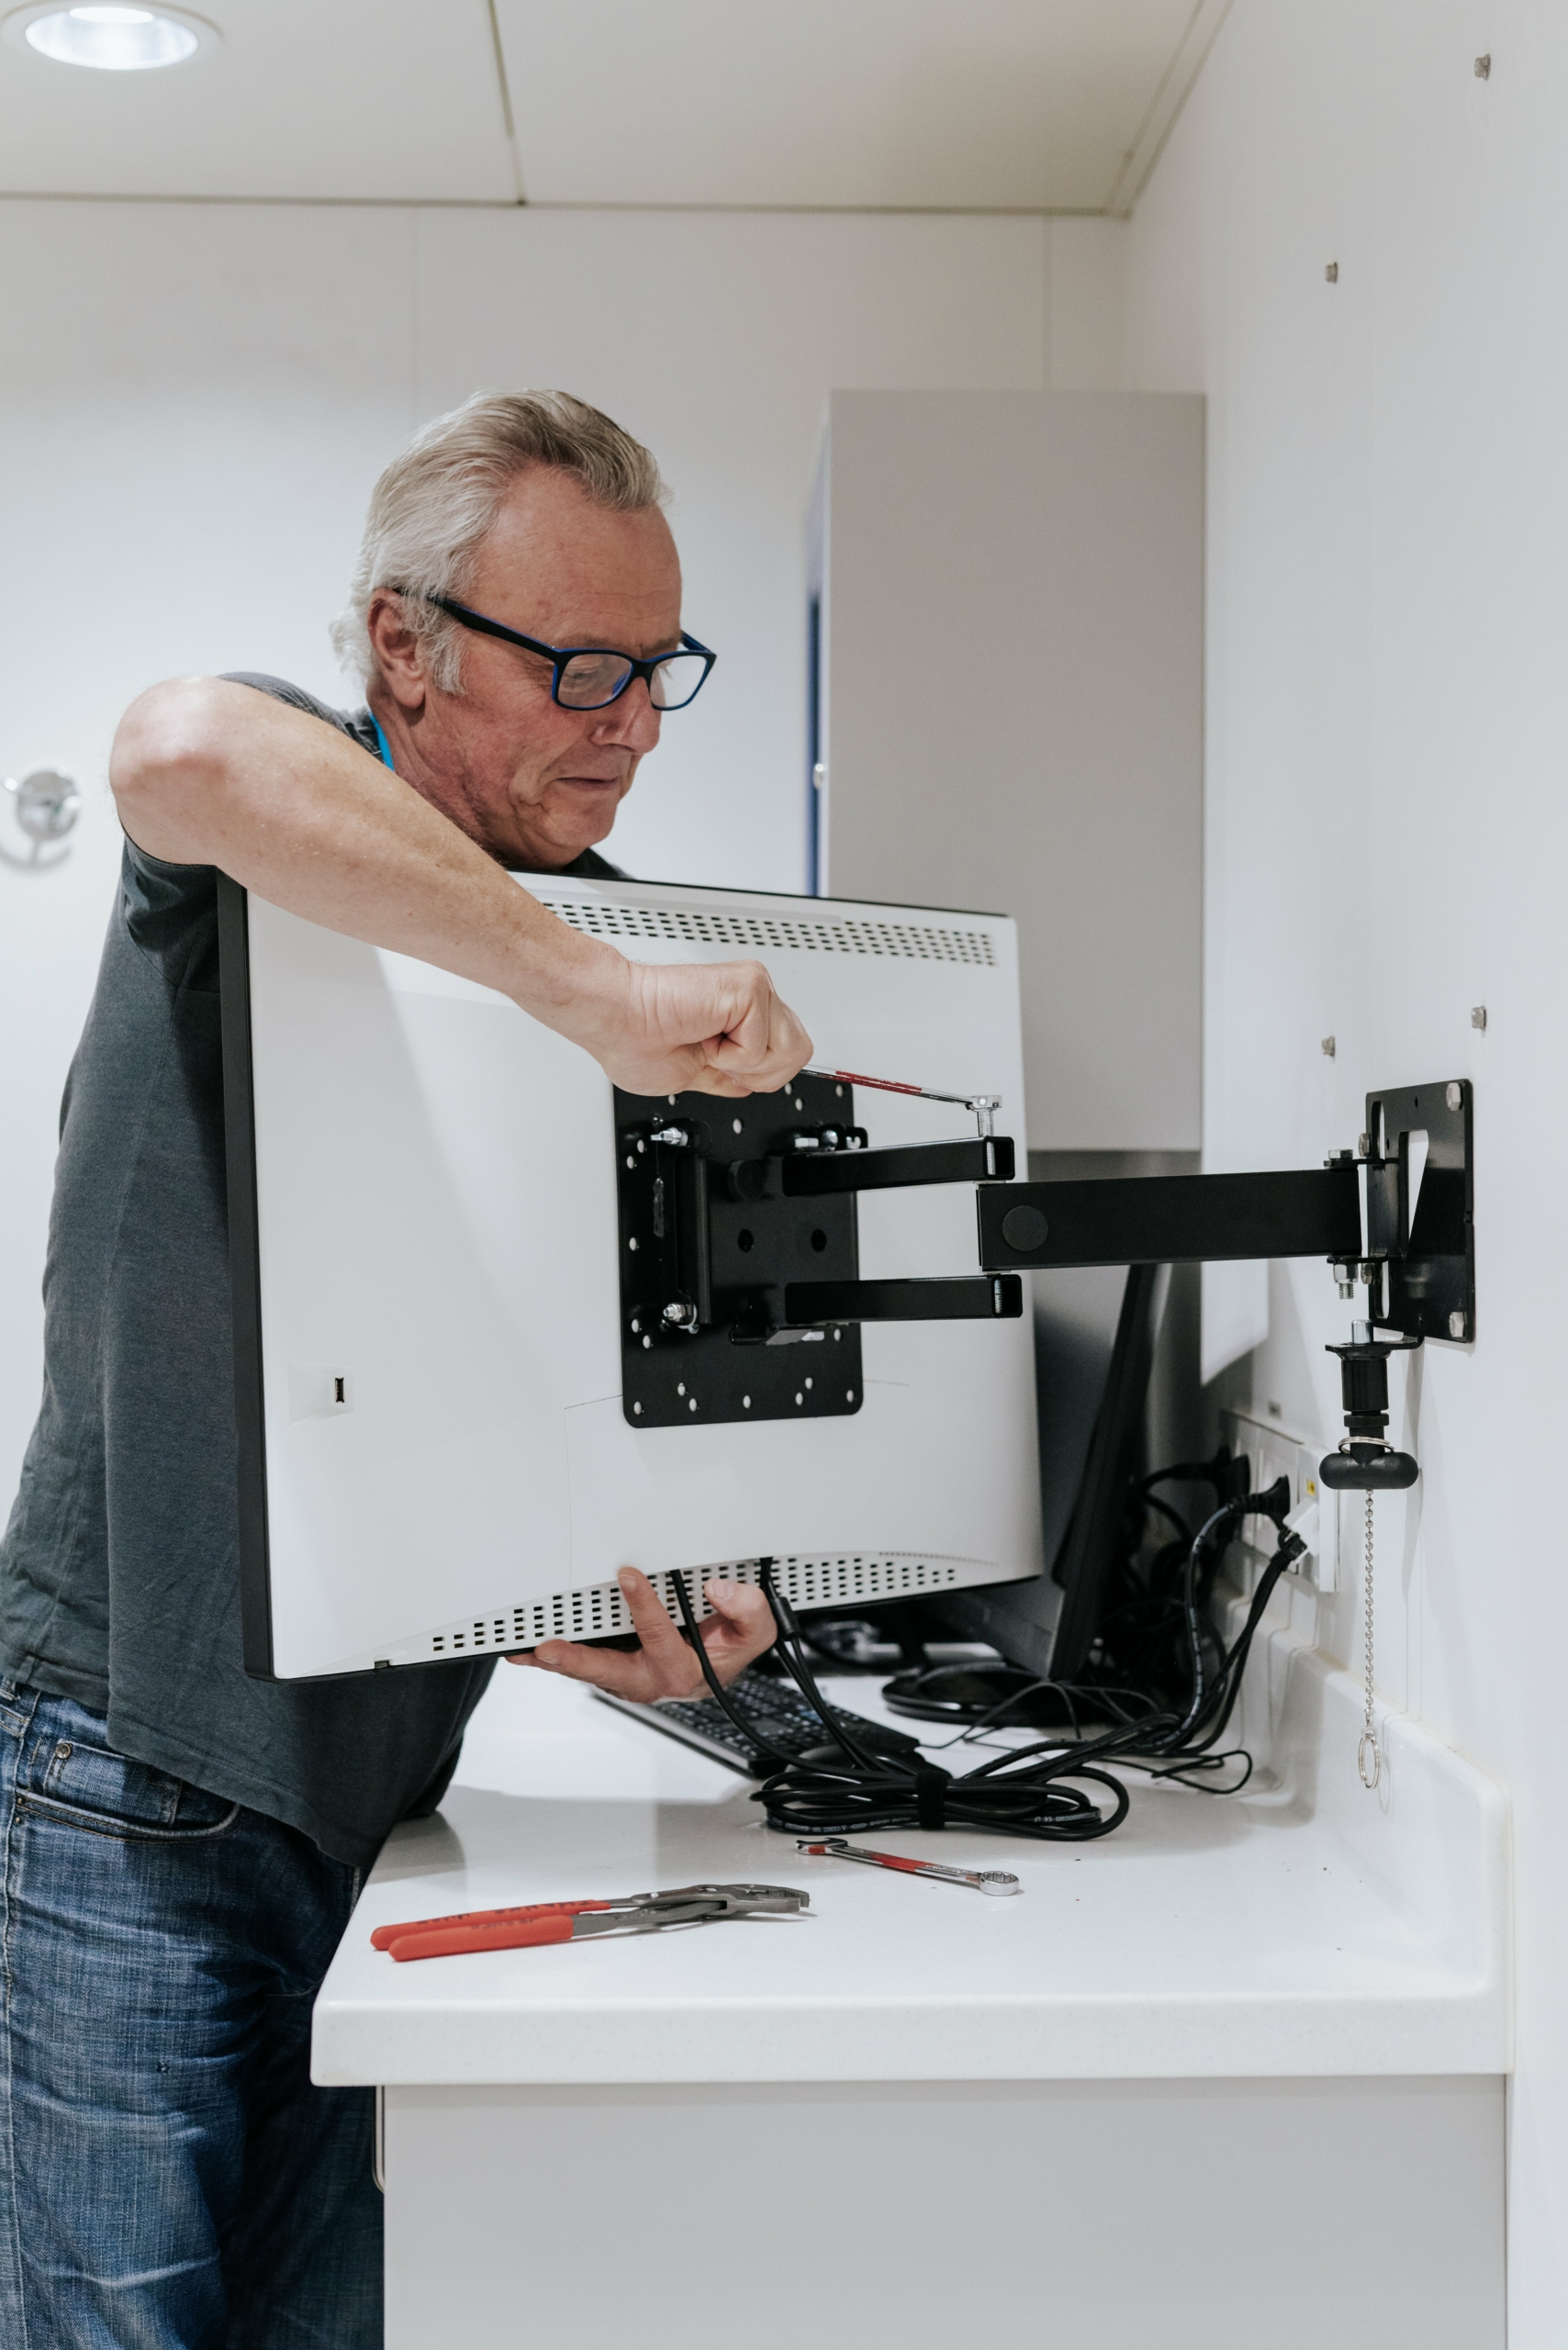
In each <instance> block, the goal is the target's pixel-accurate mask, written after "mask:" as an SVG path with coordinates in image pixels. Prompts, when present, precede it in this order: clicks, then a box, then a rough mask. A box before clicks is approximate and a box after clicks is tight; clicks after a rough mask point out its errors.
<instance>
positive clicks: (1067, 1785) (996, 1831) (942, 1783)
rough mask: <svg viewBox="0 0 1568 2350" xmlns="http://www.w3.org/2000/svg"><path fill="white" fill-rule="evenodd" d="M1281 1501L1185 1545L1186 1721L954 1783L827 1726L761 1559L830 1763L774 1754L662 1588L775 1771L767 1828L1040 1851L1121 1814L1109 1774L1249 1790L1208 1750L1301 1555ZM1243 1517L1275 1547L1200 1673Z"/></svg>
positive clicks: (732, 1713) (720, 1694)
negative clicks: (1021, 1845) (956, 1835)
mask: <svg viewBox="0 0 1568 2350" xmlns="http://www.w3.org/2000/svg"><path fill="white" fill-rule="evenodd" d="M1289 1505H1290V1494H1289V1487H1288V1485H1287V1484H1286V1483H1285V1481H1284V1479H1283V1478H1281V1479H1279V1480H1278V1481H1277V1482H1276V1483H1275V1484H1274V1485H1272V1486H1271V1487H1270V1489H1269V1491H1268V1492H1267V1493H1265V1494H1240V1495H1236V1496H1234V1497H1233V1498H1232V1499H1231V1500H1230V1501H1228V1502H1226V1503H1225V1504H1224V1505H1222V1506H1221V1507H1220V1508H1219V1509H1217V1510H1215V1512H1214V1514H1213V1515H1212V1516H1210V1517H1209V1518H1208V1519H1207V1520H1206V1521H1205V1522H1204V1525H1203V1526H1202V1527H1200V1528H1199V1530H1198V1532H1197V1534H1196V1535H1195V1537H1194V1538H1193V1541H1192V1544H1191V1546H1190V1548H1189V1550H1188V1553H1187V1559H1186V1565H1185V1572H1184V1576H1183V1590H1182V1608H1183V1617H1184V1619H1185V1623H1186V1628H1187V1635H1188V1639H1189V1642H1190V1645H1191V1653H1192V1696H1191V1700H1190V1702H1189V1704H1188V1705H1187V1707H1186V1708H1185V1710H1184V1711H1183V1712H1180V1713H1179V1712H1177V1711H1175V1710H1174V1709H1170V1708H1165V1709H1159V1710H1150V1711H1148V1712H1146V1713H1140V1714H1138V1715H1137V1716H1136V1718H1133V1719H1131V1720H1126V1719H1124V1720H1121V1721H1118V1722H1117V1723H1116V1724H1115V1725H1114V1728H1112V1729H1109V1730H1106V1731H1103V1733H1102V1734H1101V1735H1099V1736H1098V1737H1094V1738H1084V1737H1077V1736H1073V1735H1070V1734H1068V1735H1063V1734H1062V1733H1059V1732H1057V1733H1053V1734H1051V1735H1049V1736H1047V1737H1045V1738H1041V1739H1036V1740H1033V1741H1032V1742H1031V1743H1030V1744H1028V1745H1026V1746H1022V1747H1014V1748H1012V1749H1009V1750H1008V1751H1005V1752H1002V1753H999V1754H995V1755H992V1756H991V1757H990V1758H989V1759H988V1760H987V1761H986V1762H981V1763H979V1764H977V1765H976V1767H975V1768H974V1769H973V1770H970V1771H965V1772H962V1773H953V1772H949V1771H946V1770H944V1769H943V1768H942V1766H941V1765H940V1764H939V1763H936V1762H931V1761H930V1760H929V1759H928V1758H927V1757H926V1756H925V1755H924V1754H919V1753H916V1754H911V1755H908V1756H903V1755H896V1754H879V1753H874V1752H872V1751H869V1750H868V1749H867V1748H866V1747H864V1746H863V1745H862V1744H861V1743H860V1741H859V1740H857V1738H856V1736H855V1734H854V1732H853V1730H852V1729H849V1728H848V1727H847V1726H846V1725H845V1724H844V1723H842V1722H839V1721H836V1720H835V1719H834V1717H833V1715H832V1713H831V1712H830V1711H829V1708H828V1705H827V1701H826V1699H825V1698H824V1697H823V1694H822V1691H821V1690H820V1689H819V1688H818V1686H817V1684H816V1679H815V1676H814V1675H813V1673H812V1668H811V1665H810V1663H809V1662H807V1658H806V1653H805V1644H804V1641H803V1639H802V1638H801V1628H800V1625H799V1622H798V1621H797V1618H796V1616H795V1611H794V1609H793V1608H792V1607H791V1606H790V1602H789V1600H788V1599H787V1598H786V1596H785V1595H784V1594H783V1593H782V1592H781V1591H780V1590H779V1589H778V1585H777V1584H776V1583H775V1582H774V1580H773V1573H772V1561H770V1560H767V1559H764V1560H763V1561H761V1562H760V1563H761V1570H762V1573H761V1583H762V1589H763V1592H764V1594H765V1595H766V1596H767V1604H768V1606H769V1607H770V1608H771V1610H772V1612H773V1621H774V1625H775V1627H776V1629H777V1639H776V1641H775V1650H776V1652H777V1655H778V1660H779V1662H780V1663H781V1664H782V1666H783V1668H784V1670H785V1672H786V1673H788V1674H789V1675H790V1679H791V1680H792V1681H793V1682H794V1684H795V1685H796V1687H797V1688H798V1689H799V1690H800V1692H801V1695H802V1696H803V1697H804V1698H805V1699H806V1701H807V1703H808V1704H809V1705H810V1706H811V1707H812V1708H813V1709H814V1711H815V1712H816V1713H817V1714H818V1716H819V1717H820V1718H821V1720H822V1723H823V1744H824V1746H825V1747H830V1748H832V1749H834V1750H836V1751H835V1752H834V1753H832V1754H831V1756H830V1755H828V1754H816V1755H813V1756H812V1758H811V1759H809V1760H801V1759H799V1758H796V1757H792V1756H790V1755H787V1754H784V1753H782V1752H780V1751H779V1750H778V1747H776V1746H775V1745H774V1744H773V1743H772V1741H771V1740H769V1739H768V1737H767V1733H766V1732H765V1731H764V1730H763V1729H762V1728H761V1727H760V1725H758V1724H756V1723H755V1722H753V1721H752V1720H751V1719H750V1718H748V1716H747V1713H746V1710H745V1706H744V1705H743V1704H742V1703H741V1702H740V1701H739V1700H738V1699H737V1698H735V1697H734V1695H732V1693H731V1692H730V1691H729V1690H727V1689H726V1688H725V1687H724V1685H723V1684H722V1682H721V1681H720V1679H719V1676H718V1674H717V1673H715V1672H714V1670H713V1667H712V1663H711V1661H710V1659H709V1656H708V1653H707V1650H706V1649H705V1647H704V1645H703V1642H702V1640H701V1638H700V1634H699V1631H698V1627H697V1618H696V1614H695V1611H694V1609H693V1607H692V1605H691V1599H690V1595H689V1592H688V1591H687V1588H686V1580H685V1577H684V1576H683V1575H680V1574H673V1575H672V1576H671V1578H670V1580H671V1583H672V1584H673V1585H674V1589H675V1595H676V1600H677V1603H678V1606H679V1609H680V1613H681V1617H682V1620H683V1622H684V1624H685V1627H686V1631H687V1636H688V1638H689V1640H690V1642H691V1645H692V1648H693V1650H694V1651H695V1653H696V1656H697V1660H698V1662H699V1664H700V1666H701V1669H702V1676H703V1679H704V1680H705V1681H706V1682H707V1684H708V1687H709V1690H710V1692H711V1695H712V1696H713V1697H714V1699H715V1700H716V1701H717V1703H718V1704H719V1705H720V1706H721V1707H722V1709H723V1711H724V1712H725V1714H726V1715H727V1716H728V1717H729V1718H730V1720H731V1721H732V1722H733V1723H734V1726H735V1728H736V1729H738V1730H740V1731H741V1733H742V1734H743V1736H744V1737H745V1739H746V1740H748V1741H749V1743H750V1744H751V1745H752V1746H754V1747H755V1748H756V1750H757V1751H758V1753H759V1754H760V1755H761V1756H762V1758H763V1760H764V1762H766V1763H768V1764H769V1765H771V1766H772V1767H771V1768H770V1770H769V1774H768V1776H767V1778H766V1779H765V1781H764V1782H763V1785H761V1787H760V1788H759V1789H758V1791H757V1796H756V1800H757V1801H758V1802H759V1803H760V1804H761V1805H762V1807H763V1809H764V1811H765V1812H766V1814H767V1824H768V1826H769V1827H770V1828H776V1829H778V1830H781V1831H782V1832H784V1833H787V1834H790V1835H796V1836H843V1835H856V1834H858V1833H862V1832H865V1831H867V1830H872V1829H883V1828H894V1829H898V1828H904V1829H910V1828H917V1829H942V1828H969V1829H980V1830H985V1831H987V1832H988V1833H990V1834H991V1835H996V1836H1027V1837H1033V1838H1036V1839H1037V1840H1039V1841H1044V1842H1047V1843H1083V1842H1086V1841H1089V1840H1090V1839H1091V1838H1093V1837H1096V1836H1108V1835H1110V1833H1111V1832H1112V1830H1114V1829H1116V1828H1119V1827H1120V1826H1121V1824H1122V1822H1123V1820H1124V1819H1125V1818H1126V1816H1127V1810H1128V1797H1127V1791H1126V1787H1125V1786H1124V1785H1123V1784H1122V1782H1121V1780H1120V1779H1118V1778H1114V1777H1113V1776H1112V1774H1111V1771H1110V1770H1109V1769H1108V1768H1107V1767H1106V1766H1107V1765H1108V1764H1112V1763H1117V1764H1120V1765H1121V1766H1122V1767H1123V1768H1124V1769H1129V1768H1130V1769H1133V1770H1137V1771H1143V1772H1148V1773H1149V1774H1151V1775H1153V1776H1155V1777H1158V1778H1170V1779H1178V1780H1182V1781H1183V1782H1184V1783H1186V1784H1188V1785H1198V1786H1202V1785H1204V1776H1205V1774H1214V1773H1215V1772H1216V1771H1217V1770H1219V1769H1220V1768H1222V1767H1223V1766H1224V1764H1226V1762H1236V1761H1239V1762H1243V1763H1244V1764H1245V1769H1244V1771H1243V1774H1242V1776H1241V1778H1240V1779H1239V1780H1238V1781H1237V1782H1236V1783H1235V1784H1234V1785H1229V1786H1226V1788H1225V1789H1224V1790H1218V1789H1213V1788H1211V1790H1210V1791H1211V1792H1225V1793H1227V1794H1235V1793H1237V1792H1238V1790H1239V1788H1240V1787H1242V1786H1244V1785H1246V1783H1247V1778H1248V1777H1249V1775H1250V1773H1251V1757H1250V1756H1249V1755H1247V1754H1245V1753H1244V1752H1241V1751H1239V1750H1233V1751H1230V1752H1220V1751H1216V1750H1217V1749H1218V1747H1219V1741H1220V1740H1221V1739H1223V1737H1224V1735H1225V1731H1226V1726H1227V1724H1228V1722H1229V1720H1230V1716H1231V1711H1232V1709H1233V1707H1234V1706H1235V1703H1236V1699H1237V1696H1238V1693H1239V1690H1240V1686H1241V1676H1242V1673H1243V1672H1244V1670H1245V1668H1246V1663H1247V1657H1248V1652H1249V1650H1250V1648H1251V1645H1252V1637H1253V1634H1254V1633H1255V1632H1256V1630H1257V1628H1258V1626H1259V1624H1260V1621H1261V1620H1262V1616H1263V1611H1264V1609H1265V1608H1266V1607H1267V1606H1268V1604H1269V1600H1270V1598H1271V1595H1272V1593H1273V1590H1274V1586H1275V1584H1276V1583H1278V1581H1279V1579H1280V1577H1281V1575H1282V1573H1283V1572H1284V1571H1285V1569H1286V1568H1287V1567H1288V1566H1290V1565H1292V1564H1293V1563H1294V1561H1295V1560H1296V1559H1298V1558H1300V1557H1301V1556H1302V1554H1303V1552H1304V1551H1305V1547H1306V1546H1305V1543H1304V1542H1303V1541H1302V1539H1301V1538H1300V1536H1299V1535H1297V1534H1294V1533H1291V1532H1289V1531H1288V1530H1287V1528H1286V1527H1285V1524H1284V1513H1285V1511H1286V1510H1287V1509H1288V1507H1289ZM1252 1514H1256V1515H1257V1516H1263V1517H1267V1518H1269V1519H1270V1520H1271V1522H1272V1524H1273V1525H1274V1527H1275V1529H1276V1532H1277V1534H1278V1536H1279V1540H1278V1543H1277V1545H1276V1548H1275V1550H1274V1551H1273V1554H1272V1556H1271V1558H1270V1560H1269V1561H1268V1562H1267V1564H1266V1566H1265V1567H1264V1570H1263V1572H1262V1574H1261V1575H1260V1577H1259V1579H1258V1587H1257V1589H1256V1591H1255V1592H1254V1593H1253V1595H1252V1600H1251V1604H1250V1606H1249V1608H1248V1611H1247V1617H1246V1620H1245V1622H1244V1623H1243V1625H1242V1628H1241V1629H1240V1631H1239V1632H1238V1635H1237V1638H1236V1639H1235V1640H1234V1641H1233V1643H1232V1644H1231V1646H1230V1648H1229V1649H1228V1650H1226V1651H1223V1652H1222V1654H1221V1656H1220V1659H1219V1662H1218V1663H1217V1665H1215V1666H1214V1667H1213V1669H1212V1670H1211V1669H1210V1661H1209V1656H1208V1652H1207V1651H1208V1648H1209V1646H1210V1645H1211V1644H1212V1643H1213V1638H1214V1635H1213V1628H1212V1627H1211V1626H1209V1624H1208V1623H1207V1621H1206V1618H1205V1617H1204V1614H1203V1609H1202V1604H1201V1599H1200V1591H1201V1589H1202V1588H1203V1586H1204V1581H1205V1578H1206V1576H1207V1575H1208V1573H1209V1572H1211V1570H1212V1563H1213V1562H1215V1561H1217V1558H1218V1556H1219V1554H1220V1553H1221V1552H1222V1551H1223V1550H1224V1549H1225V1547H1226V1545H1227V1544H1228V1543H1229V1542H1230V1541H1231V1540H1233V1539H1234V1538H1235V1536H1236V1534H1237V1533H1238V1531H1239V1530H1240V1526H1241V1521H1242V1519H1243V1518H1244V1517H1245V1516H1249V1515H1252ZM1033 1685H1035V1686H1037V1687H1041V1688H1045V1687H1048V1686H1049V1685H1050V1684H1048V1683H1046V1682H1041V1683H1038V1684H1033ZM1022 1694H1024V1692H1022V1691H1020V1692H1015V1693H1014V1695H1012V1696H1010V1697H1008V1698H1004V1699H1003V1701H1002V1704H1001V1705H1000V1706H998V1707H994V1708H992V1711H991V1715H990V1716H987V1717H985V1718H982V1720H981V1721H980V1722H978V1723H976V1724H974V1725H972V1726H971V1728H970V1729H969V1731H968V1732H966V1735H967V1736H969V1737H971V1738H972V1737H973V1736H974V1735H975V1733H976V1730H978V1729H984V1728H986V1727H994V1726H995V1723H996V1720H997V1718H1000V1717H1002V1716H1004V1715H1005V1714H1006V1713H1007V1711H1008V1710H1009V1708H1010V1707H1011V1706H1012V1705H1013V1704H1014V1703H1015V1702H1016V1699H1017V1696H1018V1695H1022Z"/></svg>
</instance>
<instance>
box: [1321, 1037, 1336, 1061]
mask: <svg viewBox="0 0 1568 2350" xmlns="http://www.w3.org/2000/svg"><path fill="white" fill-rule="evenodd" d="M1318 1049H1319V1051H1320V1052H1321V1053H1322V1055H1323V1057H1324V1059H1325V1060H1326V1061H1331V1060H1332V1059H1333V1057H1334V1039H1333V1037H1332V1036H1325V1038H1324V1039H1323V1042H1322V1044H1321V1046H1319V1047H1318Z"/></svg>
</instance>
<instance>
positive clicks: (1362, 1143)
mask: <svg viewBox="0 0 1568 2350" xmlns="http://www.w3.org/2000/svg"><path fill="white" fill-rule="evenodd" d="M1356 1157H1357V1158H1371V1157H1372V1136H1371V1135H1358V1136H1356Z"/></svg>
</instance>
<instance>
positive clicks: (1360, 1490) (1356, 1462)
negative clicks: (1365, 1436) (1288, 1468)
mask: <svg viewBox="0 0 1568 2350" xmlns="http://www.w3.org/2000/svg"><path fill="white" fill-rule="evenodd" d="M1317 1473H1318V1475H1319V1476H1320V1477H1321V1478H1322V1480H1323V1483H1325V1484H1326V1485H1327V1487H1328V1489H1329V1491H1330V1492H1331V1493H1350V1494H1386V1493H1394V1494H1398V1493H1403V1492H1404V1490H1405V1488H1406V1486H1407V1485H1413V1484H1414V1483H1415V1482H1416V1480H1417V1477H1418V1476H1419V1475H1420V1473H1421V1471H1420V1467H1419V1465H1418V1464H1417V1461H1416V1460H1414V1459H1413V1458H1412V1456H1411V1455H1410V1454H1409V1453H1408V1452H1385V1451H1383V1449H1382V1447H1381V1446H1378V1445H1371V1444H1357V1443H1356V1442H1355V1440H1354V1438H1352V1439H1351V1441H1350V1445H1349V1446H1348V1448H1347V1449H1346V1450H1345V1451H1343V1452H1330V1453H1329V1454H1327V1457H1326V1458H1325V1459H1324V1460H1321V1461H1320V1462H1319V1463H1318V1470H1317Z"/></svg>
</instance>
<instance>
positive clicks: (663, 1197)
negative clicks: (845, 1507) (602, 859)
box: [615, 1071, 1024, 1428]
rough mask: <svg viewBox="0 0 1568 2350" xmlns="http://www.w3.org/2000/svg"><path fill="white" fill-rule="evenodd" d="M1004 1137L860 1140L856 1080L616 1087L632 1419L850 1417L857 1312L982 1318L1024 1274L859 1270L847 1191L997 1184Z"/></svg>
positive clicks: (1006, 1167) (691, 1422)
mask: <svg viewBox="0 0 1568 2350" xmlns="http://www.w3.org/2000/svg"><path fill="white" fill-rule="evenodd" d="M1013 1172H1014V1148H1013V1144H1012V1142H1011V1141H1010V1140H1009V1139H1008V1137H1007V1136H1005V1135H976V1136H966V1137H964V1138H962V1139H959V1140H957V1141H952V1142H931V1143H913V1144H905V1145H902V1146H900V1147H894V1148H890V1149H879V1150H873V1149H871V1148H869V1147H868V1142H867V1136H866V1132H865V1129H864V1128H863V1127H860V1126H857V1125H856V1124H855V1100H854V1091H853V1088H852V1086H851V1085H850V1084H849V1083H848V1082H846V1081H840V1080H836V1079H834V1078H832V1077H825V1076H822V1075H818V1074H816V1073H809V1072H806V1071H802V1072H801V1075H800V1076H799V1077H797V1078H796V1080H794V1082H793V1084H791V1085H789V1086H787V1087H785V1089H784V1090H783V1091H782V1092H779V1093H771V1094H750V1095H748V1096H746V1097H745V1099H743V1100H740V1101H724V1100H722V1099H720V1098H719V1097H718V1096H716V1095H714V1094H711V1093H678V1094H659V1095H656V1096H653V1097H649V1096H647V1095H639V1094H631V1093H623V1092H622V1091H620V1090H619V1088H618V1089H617V1090H616V1093H615V1176H616V1192H617V1198H618V1207H619V1220H620V1231H619V1241H620V1272H621V1316H622V1327H621V1361H622V1410H623V1412H624V1414H625V1416H626V1418H627V1419H628V1420H629V1421H630V1422H631V1424H632V1426H633V1427H640V1428H645V1427H692V1426H700V1425H702V1424H703V1423H708V1422H712V1421H716V1420H717V1421H725V1420H778V1419H823V1418H834V1417H842V1416H847V1415H849V1414H851V1413H854V1412H857V1411H858V1410H859V1408H860V1404H861V1398H862V1387H863V1382H862V1372H861V1363H860V1336H859V1327H860V1325H861V1324H862V1323H863V1322H926V1321H973V1320H985V1321H990V1320H993V1319H995V1318H997V1317H998V1316H1001V1317H1002V1318H1004V1319H1007V1318H1014V1317H1016V1316H1018V1315H1021V1314H1022V1313H1023V1310H1024V1293H1023V1282H1022V1281H1021V1279H1020V1277H1019V1276H1018V1274H1017V1273H1016V1272H1014V1271H1011V1270H995V1271H991V1272H988V1273H986V1274H983V1275H968V1276H959V1277H958V1278H954V1279H946V1280H920V1281H911V1280H905V1281H863V1280H861V1278H860V1265H859V1241H858V1231H857V1214H856V1201H857V1196H858V1194H859V1193H860V1192H870V1191H884V1190H892V1189H897V1188H902V1187H903V1186H904V1185H908V1184H923V1183H973V1184H975V1185H976V1186H977V1188H981V1189H983V1188H989V1187H991V1186H996V1187H999V1188H1000V1187H1001V1186H1003V1185H1005V1184H1006V1183H1007V1182H1008V1181H1009V1179H1010V1178H1011V1177H1012V1175H1013Z"/></svg>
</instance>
